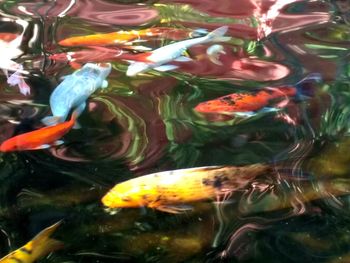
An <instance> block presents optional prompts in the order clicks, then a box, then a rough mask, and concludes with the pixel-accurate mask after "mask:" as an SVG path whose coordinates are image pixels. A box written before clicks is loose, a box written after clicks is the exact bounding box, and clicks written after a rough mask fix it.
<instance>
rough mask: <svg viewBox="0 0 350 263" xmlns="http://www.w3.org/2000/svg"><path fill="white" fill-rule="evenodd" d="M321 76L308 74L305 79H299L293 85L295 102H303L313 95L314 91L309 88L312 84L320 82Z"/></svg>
mask: <svg viewBox="0 0 350 263" xmlns="http://www.w3.org/2000/svg"><path fill="white" fill-rule="evenodd" d="M321 81H322V75H321V74H320V73H310V74H308V75H307V76H306V77H305V78H303V79H301V80H300V81H298V82H297V83H296V84H295V87H296V89H297V94H296V95H295V99H296V100H305V99H309V98H310V97H312V96H313V95H314V93H315V89H314V88H313V87H312V86H310V84H311V83H313V82H317V83H319V82H321Z"/></svg>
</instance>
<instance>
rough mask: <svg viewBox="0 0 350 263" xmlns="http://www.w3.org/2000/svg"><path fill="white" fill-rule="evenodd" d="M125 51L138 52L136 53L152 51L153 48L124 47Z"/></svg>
mask: <svg viewBox="0 0 350 263" xmlns="http://www.w3.org/2000/svg"><path fill="white" fill-rule="evenodd" d="M122 48H123V49H127V50H136V51H150V50H152V48H149V47H145V46H122Z"/></svg>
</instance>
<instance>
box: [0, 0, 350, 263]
mask: <svg viewBox="0 0 350 263" xmlns="http://www.w3.org/2000/svg"><path fill="white" fill-rule="evenodd" d="M0 12H1V14H0V20H1V22H0V54H1V59H2V60H3V62H1V63H0V67H1V69H2V71H3V72H4V73H2V74H1V76H0V82H1V85H0V100H1V103H0V122H1V125H0V130H1V132H0V143H2V142H4V141H6V140H8V139H10V138H12V137H14V136H17V135H20V134H25V133H27V132H30V131H35V130H38V129H41V128H43V127H44V124H43V123H42V122H41V120H42V119H43V118H44V117H47V116H50V115H52V113H51V111H52V105H50V96H51V94H52V93H53V91H54V90H55V88H56V87H57V86H58V85H59V84H60V83H63V81H65V83H67V85H68V87H69V89H68V92H67V93H66V94H63V95H62V96H61V97H60V99H59V100H58V102H57V103H58V104H60V103H64V101H65V100H67V97H70V96H74V94H75V93H74V92H75V89H74V88H75V87H78V88H79V87H81V88H82V89H84V87H83V86H84V85H80V86H79V83H78V84H73V83H74V79H69V78H66V79H64V77H65V76H67V75H70V74H72V73H73V72H75V71H76V72H77V71H79V70H81V67H82V66H84V64H86V63H96V64H95V65H106V64H105V63H111V66H112V70H111V73H110V74H109V75H108V76H107V78H106V80H107V81H108V86H107V87H106V88H98V89H97V90H96V91H95V92H91V93H92V94H91V95H90V94H89V95H90V96H88V98H87V100H86V107H85V109H84V111H83V112H82V114H81V115H80V116H79V118H78V122H79V124H80V126H81V128H80V129H71V130H70V129H69V130H67V133H66V134H65V135H64V136H63V138H62V140H64V142H63V143H62V144H60V145H49V146H48V147H46V148H45V147H42V148H44V149H37V150H27V149H22V150H18V151H9V152H5V151H4V152H1V153H0V257H3V256H6V255H7V254H8V253H10V252H11V251H14V250H16V249H18V248H20V247H21V246H23V245H25V244H26V243H27V242H29V241H30V240H31V239H32V238H33V237H34V236H35V235H36V234H37V233H39V232H40V231H42V230H43V229H45V228H47V227H49V226H51V225H53V224H54V223H56V222H58V221H60V220H62V221H61V224H60V226H59V227H58V228H57V229H56V230H55V232H54V233H53V234H52V237H53V238H54V239H56V240H59V241H61V242H62V243H63V244H64V246H63V247H60V249H57V250H54V249H51V250H50V249H48V251H46V253H44V254H45V255H42V256H40V257H39V256H38V257H37V258H35V260H37V261H38V262H65V263H68V262H69V263H73V262H84V263H88V262H99V263H102V262H274V263H275V262H276V263H277V262H284V263H285V262H318V263H320V262H327V263H340V262H350V253H349V249H350V198H349V193H350V179H348V177H349V172H350V154H349V147H348V146H350V137H349V134H350V133H349V132H350V122H349V120H350V104H349V103H350V2H349V1H347V0H345V1H343V0H334V1H331V0H324V1H319V0H315V1H298V0H276V1H268V0H261V1H255V0H217V1H212V0H159V1H156V0H154V1H151V0H150V1H147V0H145V1H137V0H129V1H127V0H96V1H92V0H66V1H63V0H62V1H60V0H59V1H54V0H52V1H51V0H50V1H44V0H42V1H40V0H31V1H29V0H27V1H15V0H8V1H7V0H3V1H1V4H0ZM223 26H227V27H228V28H227V32H223V33H224V34H222V35H221V36H216V38H215V37H214V39H212V40H210V41H202V42H198V43H196V44H195V45H192V46H188V48H187V50H186V51H185V52H181V51H182V50H180V51H179V52H180V53H179V54H178V57H179V56H184V57H181V58H182V60H183V61H179V59H178V61H173V60H171V61H168V62H166V63H163V64H167V65H169V64H171V65H172V68H171V70H167V71H160V70H157V68H156V67H157V66H161V63H158V64H157V65H154V67H153V68H147V70H144V71H142V72H140V73H139V74H135V75H131V74H129V73H130V71H128V70H129V69H130V68H131V66H130V65H134V64H135V61H136V62H140V63H141V66H142V65H145V63H146V64H147V63H149V61H148V60H147V58H146V59H145V57H147V56H146V55H149V54H152V50H156V49H158V48H160V47H163V46H167V45H170V44H172V43H177V42H180V41H183V40H186V39H195V38H199V37H205V36H206V35H207V34H208V33H209V32H212V31H213V30H215V29H217V28H220V27H223ZM222 29H226V28H225V27H224V28H222ZM122 31H124V32H122ZM223 31H225V30H223ZM113 32H119V33H115V34H109V35H107V36H106V35H103V36H100V37H96V36H93V37H92V38H91V39H92V40H91V41H90V42H89V41H88V40H87V38H80V39H77V40H76V41H73V40H72V37H77V36H87V35H94V34H107V33H113ZM125 32H127V33H125ZM220 37H221V39H220ZM224 37H226V38H224ZM227 37H230V38H229V39H228V38H227ZM64 40H65V41H64ZM181 47H182V46H179V45H175V46H173V47H172V48H171V49H168V50H167V51H166V52H163V53H162V54H161V56H160V57H158V58H157V59H160V60H161V59H164V57H165V56H166V55H169V54H170V53H171V52H173V51H174V52H175V53H176V52H177V51H178V49H180V48H181ZM123 56H124V57H123ZM175 57H176V56H175ZM180 60H181V59H180ZM133 61H134V62H133ZM152 63H153V62H152ZM154 63H155V62H154ZM137 65H140V64H137ZM147 65H148V64H147ZM163 66H164V65H163ZM175 66H176V68H175ZM154 68H156V69H154ZM163 69H164V68H163ZM168 69H169V68H168ZM6 70H8V73H7V74H8V75H9V76H11V74H13V72H16V73H15V74H17V75H16V76H17V77H18V76H19V78H18V79H16V80H18V82H16V83H12V84H11V82H10V81H9V80H8V79H7V77H6ZM16 70H19V71H18V72H17V71H16ZM89 72H90V73H91V74H93V70H91V71H89ZM90 73H89V74H90ZM12 76H14V75H12ZM16 76H14V77H16ZM89 76H90V75H89ZM9 79H10V78H9ZM84 81H86V82H84V83H86V87H91V85H90V84H89V83H90V82H89V81H91V79H89V78H88V77H87V79H86V80H84ZM9 83H10V84H11V85H10V84H9ZM18 83H19V84H18ZM69 85H70V86H69ZM89 85H90V86H89ZM101 85H102V84H101ZM19 87H21V88H19ZM70 90H71V91H70ZM286 90H288V92H289V93H287V92H286ZM223 96H226V97H223ZM201 106H202V107H201ZM220 107H221V108H220ZM69 110H70V109H68V111H69ZM70 113H71V111H70ZM69 118H70V117H68V119H69ZM28 140H29V139H28ZM32 140H34V139H33V138H32ZM16 143H21V142H18V141H17V142H16ZM39 146H40V144H39ZM254 164H258V165H262V164H264V165H267V166H268V167H269V169H271V172H268V173H262V174H259V175H258V176H254V177H252V178H250V179H249V180H245V181H244V183H243V182H241V183H242V186H241V187H236V188H234V189H233V188H231V189H229V191H227V192H226V194H225V196H224V197H223V196H222V195H220V194H218V192H215V194H214V195H213V196H211V195H210V193H209V192H207V191H204V196H202V198H199V199H198V200H192V199H191V198H189V196H191V195H195V194H196V193H197V192H196V191H197V189H192V188H191V187H192V186H191V185H189V184H187V183H188V182H187V181H186V180H185V179H184V180H183V181H181V180H179V181H178V182H177V184H178V185H177V189H178V190H174V192H175V195H176V194H177V195H180V197H181V198H182V200H181V202H179V203H176V202H175V203H171V206H167V207H163V206H160V205H158V203H157V204H153V203H152V204H153V206H151V205H149V206H147V205H146V206H144V205H136V206H135V207H130V208H128V207H125V208H108V207H105V206H104V205H103V203H102V202H101V199H102V198H103V196H104V195H106V193H107V192H108V191H109V190H110V189H111V188H112V187H113V186H114V185H116V184H118V183H122V182H125V181H127V180H130V179H133V178H139V177H140V178H142V177H141V176H144V175H148V174H151V173H157V172H163V171H169V173H168V174H166V175H167V176H168V177H169V178H170V180H171V176H173V179H174V178H175V176H176V175H177V174H176V173H172V172H171V171H173V170H177V169H184V168H196V167H203V166H218V165H220V166H225V167H226V166H227V167H228V166H240V167H241V169H242V174H246V173H247V172H246V170H245V169H246V167H248V165H254ZM194 176H197V175H196V174H194V175H193V178H194ZM199 176H203V177H206V176H209V175H208V173H207V172H206V171H204V172H201V174H200V175H199ZM240 176H241V175H240V174H238V175H237V177H240ZM242 176H243V175H242ZM143 178H144V177H143ZM240 178H241V177H240ZM233 180H237V179H233ZM203 182H204V180H203ZM143 183H144V185H146V186H148V187H150V185H151V182H150V181H148V180H147V179H144V181H143ZM163 183H164V182H163ZM214 183H218V182H217V181H215V182H214ZM219 183H220V187H221V183H222V182H221V181H219ZM157 184H158V186H159V187H160V188H157V187H156V189H157V191H161V189H162V188H161V187H163V186H164V185H162V182H161V181H159V182H158V183H157ZM138 189H139V188H138ZM133 190H135V189H134V188H133ZM198 191H199V190H198ZM186 193H187V194H188V196H187V195H185V194H186ZM157 194H160V193H158V192H157ZM206 194H207V196H206ZM135 195H136V193H135ZM165 195H166V193H165ZM182 195H183V196H182ZM131 197H132V198H133V197H134V196H131ZM162 198H164V199H166V198H167V197H166V196H165V197H164V196H163V197H162ZM186 198H187V199H188V200H187V199H186ZM190 199H191V200H190ZM158 201H159V200H158ZM163 201H164V200H163ZM184 205H186V206H184ZM179 209H184V211H180V212H179ZM174 212H178V213H174ZM45 242H46V241H44V242H42V243H40V244H37V245H36V246H37V248H33V249H34V250H35V249H38V247H39V248H42V247H44V246H45V245H44V243H45ZM33 244H34V243H33ZM0 262H5V261H0ZM6 262H32V261H30V260H24V259H23V258H19V259H17V261H15V260H13V261H6Z"/></svg>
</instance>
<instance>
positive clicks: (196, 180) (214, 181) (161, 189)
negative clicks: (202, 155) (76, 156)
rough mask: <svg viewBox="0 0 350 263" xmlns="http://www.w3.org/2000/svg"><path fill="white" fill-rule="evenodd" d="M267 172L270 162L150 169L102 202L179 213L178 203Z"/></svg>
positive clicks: (227, 190) (237, 187)
mask: <svg viewBox="0 0 350 263" xmlns="http://www.w3.org/2000/svg"><path fill="white" fill-rule="evenodd" d="M268 172H271V168H270V166H268V165H265V164H254V165H247V166H241V167H237V166H207V167H198V168H189V169H180V170H175V171H166V172H161V173H153V174H149V175H144V176H141V177H138V178H135V179H131V180H128V181H126V182H122V183H119V184H117V185H116V186H114V187H113V188H112V189H111V190H110V191H109V192H108V193H107V194H106V195H105V196H104V197H103V198H102V203H103V204H104V205H105V206H107V207H110V208H123V207H143V206H147V207H150V208H154V209H157V210H160V211H164V212H169V213H179V212H182V211H184V210H186V208H183V207H181V206H180V205H183V204H186V203H190V202H196V201H202V200H206V199H214V198H215V197H220V196H225V195H227V194H228V193H231V192H232V191H235V190H240V189H242V188H244V187H245V186H247V185H248V184H249V182H251V181H252V180H253V179H254V178H255V177H257V176H260V175H264V174H266V173H268Z"/></svg>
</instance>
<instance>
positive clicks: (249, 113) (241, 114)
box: [232, 111, 256, 118]
mask: <svg viewBox="0 0 350 263" xmlns="http://www.w3.org/2000/svg"><path fill="white" fill-rule="evenodd" d="M232 114H233V115H235V116H238V117H243V118H249V117H253V116H255V115H256V112H254V111H242V112H240V111H237V112H233V113H232Z"/></svg>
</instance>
